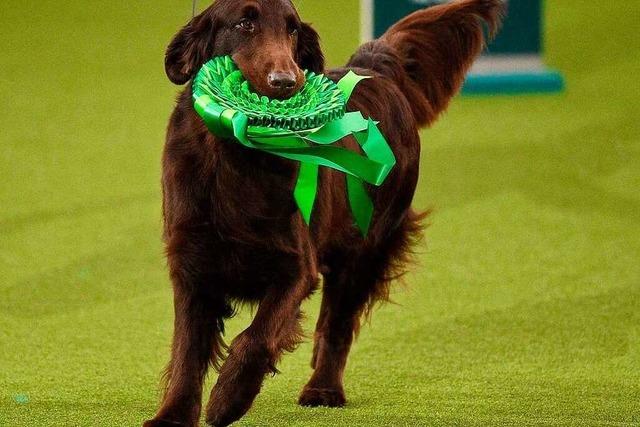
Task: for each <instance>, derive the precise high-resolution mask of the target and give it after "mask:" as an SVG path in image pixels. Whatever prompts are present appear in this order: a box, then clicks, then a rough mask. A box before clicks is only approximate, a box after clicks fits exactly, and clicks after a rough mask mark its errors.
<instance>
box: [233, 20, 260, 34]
mask: <svg viewBox="0 0 640 427" xmlns="http://www.w3.org/2000/svg"><path fill="white" fill-rule="evenodd" d="M236 28H237V29H239V30H243V31H247V32H249V33H252V32H253V31H254V30H255V29H256V26H255V25H254V24H253V22H251V20H249V19H243V20H242V21H240V22H238V23H237V24H236Z"/></svg>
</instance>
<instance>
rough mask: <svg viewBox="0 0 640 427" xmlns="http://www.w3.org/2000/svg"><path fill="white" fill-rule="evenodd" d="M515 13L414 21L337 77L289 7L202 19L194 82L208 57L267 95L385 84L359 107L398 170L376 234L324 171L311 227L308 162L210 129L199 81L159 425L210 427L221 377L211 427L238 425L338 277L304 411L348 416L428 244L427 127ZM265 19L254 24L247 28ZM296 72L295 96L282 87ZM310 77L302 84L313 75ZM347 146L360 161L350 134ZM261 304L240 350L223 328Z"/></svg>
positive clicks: (168, 170)
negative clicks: (349, 369)
mask: <svg viewBox="0 0 640 427" xmlns="http://www.w3.org/2000/svg"><path fill="white" fill-rule="evenodd" d="M502 11H503V3H502V1H501V0H460V1H456V2H453V3H450V4H447V5H442V6H437V7H433V8H429V9H426V10H423V11H419V12H417V13H414V14H413V15H411V16H409V17H407V18H406V19H404V20H403V21H401V22H399V23H398V24H397V25H395V26H394V27H392V28H391V29H390V30H389V31H388V32H387V33H386V34H385V35H384V36H383V37H382V38H380V39H378V40H376V41H373V42H370V43H367V44H365V45H364V46H362V47H361V48H360V49H359V50H358V52H356V54H355V55H354V56H353V57H352V58H351V60H350V61H349V63H348V64H347V66H346V67H345V68H342V69H336V70H329V71H325V70H324V59H323V55H322V52H321V51H320V46H319V41H318V36H317V34H316V33H315V31H313V29H312V28H311V27H310V26H309V25H307V24H304V23H301V22H300V20H299V17H298V15H297V13H296V12H295V9H294V8H293V6H292V4H291V3H290V2H289V1H288V0H218V1H217V2H216V3H215V4H214V5H213V6H211V7H210V8H209V9H207V10H206V11H205V12H203V13H202V14H201V15H199V16H197V17H196V18H194V19H193V20H192V21H191V22H190V23H189V24H188V25H187V26H186V27H185V28H183V29H182V30H181V31H180V32H179V33H178V34H177V35H176V37H175V38H174V40H173V41H172V43H171V44H170V46H169V48H168V50H167V56H166V69H167V74H168V76H169V78H170V79H171V80H172V81H174V82H175V83H178V84H182V83H187V82H189V81H190V79H191V78H192V77H193V75H194V74H195V72H197V70H198V69H199V67H200V66H201V65H202V64H203V63H204V62H205V61H206V60H208V59H209V58H210V57H213V56H217V55H225V54H229V55H232V57H233V58H234V59H235V60H236V62H237V63H238V65H239V67H240V69H241V71H242V72H243V74H244V75H245V76H246V77H247V79H248V80H249V81H250V83H251V85H252V86H253V87H254V89H255V90H256V91H257V92H259V93H262V94H266V95H269V96H275V97H286V96H290V95H291V94H292V93H293V92H294V91H295V90H296V89H297V88H298V87H300V85H301V84H302V83H303V80H301V75H302V73H301V70H302V69H310V70H313V71H316V72H326V73H327V74H328V75H329V76H330V78H332V79H333V80H337V79H339V78H340V77H342V76H343V75H344V74H345V73H346V72H347V70H349V69H354V70H355V71H356V72H357V73H359V74H366V75H371V76H372V77H373V78H372V79H368V80H366V81H363V82H362V83H361V84H360V85H359V86H358V88H357V89H356V91H355V93H354V95H353V97H352V99H351V101H350V103H349V106H348V107H349V110H358V111H361V112H362V113H363V114H364V116H365V117H372V118H374V119H375V120H378V121H380V126H381V129H382V131H383V133H384V135H385V136H386V138H387V140H388V141H389V143H390V145H391V147H392V148H393V151H394V153H395V155H396V158H397V165H396V167H395V168H394V169H393V171H392V173H391V174H390V175H389V177H388V179H387V181H386V182H385V183H384V185H383V186H381V187H379V188H370V189H369V191H370V194H371V197H372V199H373V201H374V205H375V216H374V219H373V222H372V226H371V230H370V232H369V235H368V236H367V237H366V238H362V236H361V235H360V233H359V232H358V230H357V229H356V227H355V226H354V225H353V219H352V216H351V214H350V211H349V207H348V205H347V198H346V188H345V179H344V175H343V174H342V173H339V172H336V171H333V170H329V169H323V170H322V171H321V176H320V189H319V196H318V200H317V202H316V206H315V209H314V213H313V220H312V224H311V226H310V227H307V226H306V225H305V224H304V222H303V220H302V218H301V216H300V214H299V212H298V211H297V209H296V205H295V202H294V200H293V197H292V190H293V186H294V183H295V180H296V175H297V165H296V164H295V163H294V162H291V161H287V160H283V159H280V158H276V157H273V156H270V155H268V154H264V153H261V152H257V151H252V150H249V149H246V148H244V147H242V146H241V145H239V144H237V143H234V142H233V141H229V140H223V139H219V138H217V137H215V136H213V135H212V134H211V133H209V132H208V131H207V129H206V127H205V126H204V124H203V123H202V120H201V119H200V118H199V117H198V116H197V114H196V113H195V112H194V109H193V106H192V100H191V85H190V84H189V85H188V86H187V87H186V88H185V90H184V91H183V92H182V93H181V94H180V95H179V97H178V100H177V105H176V108H175V111H174V112H173V115H172V116H171V119H170V123H169V128H168V132H167V142H166V146H165V151H164V157H163V176H162V183H163V190H164V204H163V207H164V218H165V232H164V237H165V241H166V252H167V259H168V265H169V270H170V275H171V280H172V283H173V289H174V306H175V325H174V340H173V347H172V354H171V361H170V363H169V365H168V367H167V371H166V372H167V389H166V393H165V395H164V398H163V403H162V406H161V408H160V410H159V411H158V414H157V415H156V417H155V418H154V419H153V420H150V421H147V422H146V423H145V426H147V427H153V426H189V427H192V426H196V425H197V423H198V420H199V416H200V411H201V401H202V383H203V378H204V376H205V374H206V372H207V369H208V367H209V366H210V365H213V366H214V367H215V368H216V369H218V370H219V376H218V380H217V383H216V385H215V387H214V389H213V391H212V393H211V398H210V399H209V404H208V407H207V411H206V420H207V423H208V424H210V425H214V426H224V425H228V424H230V423H232V422H233V421H235V420H237V419H239V418H240V417H242V415H244V414H245V413H246V411H247V410H248V409H249V408H250V406H251V404H252V402H253V400H254V399H255V397H256V395H257V394H258V392H259V390H260V387H261V385H262V382H263V379H264V376H265V375H266V374H267V373H270V372H276V364H277V362H278V359H279V358H280V357H281V355H282V353H283V352H284V351H291V350H293V349H294V348H295V346H296V344H297V343H298V342H299V341H300V339H301V336H302V334H301V330H300V317H301V312H300V304H301V302H302V301H303V300H304V299H305V298H307V297H308V296H309V295H310V294H311V293H312V292H313V291H314V290H315V289H316V288H317V287H318V286H319V283H320V281H319V276H320V275H322V276H323V277H324V280H323V281H322V283H323V297H322V306H321V311H320V317H319V319H318V321H317V326H316V332H315V336H314V341H315V345H314V353H313V360H312V366H313V367H314V373H313V375H312V377H311V379H310V380H309V382H308V384H307V385H306V387H305V388H304V390H303V391H302V394H301V395H300V398H299V403H300V404H301V405H305V406H318V405H324V406H342V405H344V404H345V402H346V399H345V395H344V390H343V385H342V380H343V372H344V368H345V364H346V360H347V356H348V353H349V349H350V347H351V343H352V341H353V338H354V335H355V333H356V332H357V331H358V328H359V325H360V320H361V317H362V315H363V314H364V313H365V312H367V311H368V310H369V308H370V307H371V306H372V305H373V304H374V303H375V302H377V301H381V300H385V299H386V298H387V297H388V294H389V286H390V284H391V282H392V281H393V280H394V279H396V278H397V277H398V276H399V275H401V274H402V273H403V272H404V271H405V269H406V267H407V261H408V260H409V256H410V253H411V244H412V242H413V241H414V240H415V239H416V238H418V237H419V235H420V231H421V220H422V219H423V218H424V214H417V213H415V212H414V211H412V209H411V201H412V199H413V195H414V191H415V188H416V183H417V180H418V168H419V164H418V163H419V158H420V139H419V136H418V129H419V128H420V127H421V126H423V125H427V124H431V123H433V122H434V121H435V120H436V118H437V117H438V116H439V114H440V113H441V112H442V111H444V109H445V108H446V106H447V104H448V102H449V100H450V99H451V98H452V97H453V96H454V95H455V94H456V93H457V92H458V90H459V89H460V86H461V84H462V81H463V79H464V75H465V73H466V72H467V70H468V68H469V67H470V65H471V64H472V62H473V60H474V59H475V57H476V56H477V55H478V54H479V53H480V51H481V49H482V46H483V43H484V34H483V25H484V24H485V23H486V24H487V25H488V27H489V30H490V32H491V33H493V31H495V29H496V28H497V26H498V24H499V20H500V16H501V13H502ZM246 19H249V20H251V25H250V24H248V23H246V22H245V20H246ZM274 72H278V73H290V74H289V75H292V76H294V78H295V88H292V89H291V90H290V91H287V90H283V88H282V87H274V86H272V85H270V84H269V75H270V74H271V73H274ZM302 79H303V77H302ZM340 144H341V145H343V146H346V147H350V148H351V149H354V150H355V149H357V144H356V143H355V142H354V141H353V139H352V138H346V139H344V140H343V141H341V142H340ZM245 302H246V303H254V304H257V307H258V308H257V311H256V314H255V318H254V319H253V321H252V323H251V325H250V326H249V327H248V328H247V329H246V330H245V331H244V332H242V333H241V334H240V335H239V336H238V337H236V338H235V339H234V340H233V342H232V343H231V345H230V346H229V348H228V355H226V357H225V349H226V346H225V345H224V343H223V340H222V335H223V333H224V319H225V318H228V317H230V316H232V315H233V313H234V309H235V307H237V306H238V305H239V304H242V303H245Z"/></svg>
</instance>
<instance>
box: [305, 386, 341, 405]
mask: <svg viewBox="0 0 640 427" xmlns="http://www.w3.org/2000/svg"><path fill="white" fill-rule="evenodd" d="M346 403H347V398H346V397H345V395H344V391H343V390H336V389H331V388H305V389H304V390H303V391H302V394H300V398H299V399H298V404H299V405H301V406H311V407H315V406H327V407H329V408H342V407H343V406H344V405H346Z"/></svg>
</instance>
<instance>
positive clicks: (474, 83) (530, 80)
mask: <svg viewBox="0 0 640 427" xmlns="http://www.w3.org/2000/svg"><path fill="white" fill-rule="evenodd" d="M563 89H564V79H563V77H562V75H561V74H560V73H558V72H556V71H553V70H548V71H542V72H534V73H502V74H486V75H485V74H471V75H469V76H468V77H467V80H466V82H465V84H464V88H463V90H462V93H463V94H464V95H489V94H496V95H499V94H525V93H555V92H560V91H562V90H563Z"/></svg>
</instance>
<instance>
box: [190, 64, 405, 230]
mask: <svg viewBox="0 0 640 427" xmlns="http://www.w3.org/2000/svg"><path fill="white" fill-rule="evenodd" d="M305 76H306V83H305V85H304V86H303V87H302V89H301V90H300V91H299V92H298V93H296V94H295V95H294V96H292V97H291V98H289V99H285V100H278V99H269V98H267V97H265V96H260V95H258V94H256V93H255V92H253V91H252V90H251V87H250V86H249V83H248V82H247V81H246V79H245V78H244V76H243V75H242V73H241V72H240V70H239V69H238V67H237V66H236V64H235V63H234V62H233V60H232V59H231V57H229V56H222V57H217V58H214V59H212V60H211V61H209V62H207V63H206V64H204V65H203V66H202V68H201V69H200V71H199V72H198V74H197V75H196V77H195V79H194V82H193V87H192V91H193V101H194V108H195V110H196V111H197V113H198V114H199V115H200V117H202V119H203V121H204V123H205V124H206V126H207V128H208V129H209V130H210V131H211V132H212V133H213V134H214V135H217V136H219V137H222V138H229V139H233V140H235V141H237V142H239V143H241V144H242V145H244V146H245V147H247V148H251V149H257V150H261V151H264V152H268V153H270V154H273V155H276V156H279V157H283V158H287V159H290V160H295V161H298V162H299V163H300V171H299V174H298V180H297V183H296V187H295V189H294V198H295V200H296V203H297V204H298V207H299V208H300V211H301V213H302V216H303V218H304V220H305V221H306V223H307V224H309V223H310V222H311V213H312V211H313V205H314V203H315V199H316V196H317V191H318V171H319V167H320V166H324V167H329V168H332V169H336V170H339V171H341V172H344V173H345V175H346V179H347V190H348V198H349V204H350V206H351V211H352V212H353V216H354V219H355V222H356V225H357V226H358V228H359V229H360V231H361V232H362V233H363V235H366V234H367V232H368V230H369V226H370V224H371V219H372V217H373V203H372V202H371V199H370V197H369V195H368V193H367V191H366V189H365V186H364V183H368V184H371V185H375V186H380V185H382V183H383V182H384V181H385V179H386V177H387V176H388V175H389V173H390V171H391V169H392V168H393V166H394V165H395V163H396V160H395V157H394V155H393V152H392V151H391V148H390V147H389V145H388V144H387V142H386V140H385V138H384V136H383V135H382V133H381V132H380V131H379V129H378V127H377V123H376V122H374V121H373V120H371V119H365V118H364V117H363V116H362V114H361V113H360V112H346V105H347V102H348V100H349V98H350V96H351V94H352V93H353V91H354V89H355V87H356V85H357V84H358V83H359V82H360V81H361V80H363V79H366V78H368V77H365V76H359V75H357V74H355V73H353V72H349V73H348V74H347V75H346V76H345V77H344V78H342V79H341V80H340V81H339V82H338V83H337V84H336V83H334V82H333V81H331V80H329V79H328V78H327V77H326V76H324V75H318V74H315V73H312V72H309V71H307V72H305ZM349 135H353V136H354V137H355V138H356V141H358V143H359V144H360V147H361V148H362V152H363V154H359V153H356V152H353V151H350V150H347V149H345V148H342V147H338V146H335V145H334V143H335V142H337V141H339V140H340V139H342V138H344V137H346V136H349Z"/></svg>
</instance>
